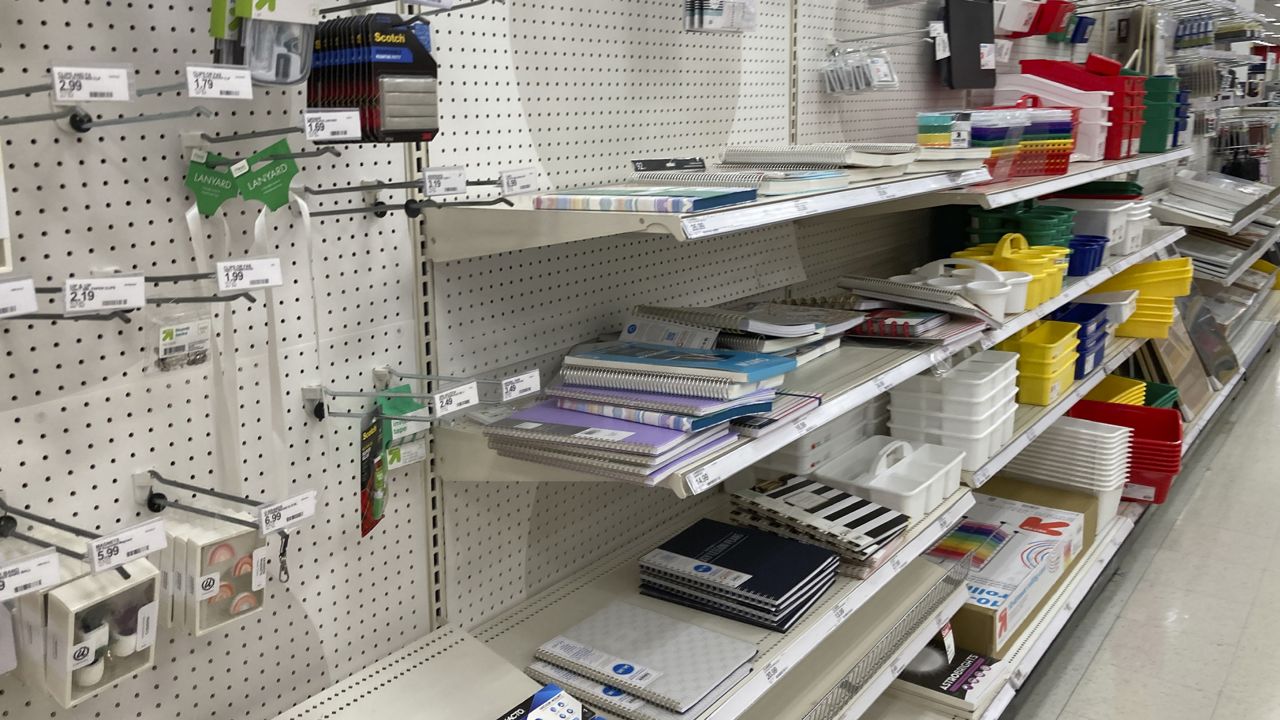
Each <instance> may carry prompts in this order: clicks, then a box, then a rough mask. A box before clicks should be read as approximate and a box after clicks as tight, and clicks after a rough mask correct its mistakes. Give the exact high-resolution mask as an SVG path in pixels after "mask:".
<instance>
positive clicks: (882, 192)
mask: <svg viewBox="0 0 1280 720" xmlns="http://www.w3.org/2000/svg"><path fill="white" fill-rule="evenodd" d="M876 195H877V196H878V197H879V198H880V199H881V200H888V199H889V198H891V197H893V191H892V190H890V189H889V188H888V187H886V186H884V185H876Z"/></svg>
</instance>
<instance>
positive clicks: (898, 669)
mask: <svg viewBox="0 0 1280 720" xmlns="http://www.w3.org/2000/svg"><path fill="white" fill-rule="evenodd" d="M905 669H907V661H906V660H904V659H902V658H898V659H897V660H894V661H893V662H892V663H891V664H890V665H889V672H891V673H893V676H894V677H898V676H899V675H901V674H902V671H903V670H905Z"/></svg>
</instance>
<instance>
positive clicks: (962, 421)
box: [889, 386, 1018, 433]
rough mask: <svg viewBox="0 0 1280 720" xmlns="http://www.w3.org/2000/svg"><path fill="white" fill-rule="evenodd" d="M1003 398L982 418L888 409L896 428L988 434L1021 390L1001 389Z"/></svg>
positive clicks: (972, 415) (898, 408) (890, 420)
mask: <svg viewBox="0 0 1280 720" xmlns="http://www.w3.org/2000/svg"><path fill="white" fill-rule="evenodd" d="M1001 392H1002V393H1003V395H1002V396H1001V397H999V398H997V400H996V401H994V402H993V403H990V407H989V409H988V410H987V411H986V412H985V413H982V414H981V415H974V414H970V413H967V412H966V413H959V414H955V415H949V414H946V413H940V412H929V411H918V410H904V409H902V408H900V407H897V406H895V405H890V406H889V422H890V423H892V424H893V425H894V427H900V428H911V429H915V430H941V431H943V432H949V433H985V432H986V431H987V430H989V429H991V428H992V427H994V426H995V425H996V424H997V423H998V422H1000V421H1001V420H1003V419H1004V414H1003V413H1004V411H1005V410H1007V409H1008V408H1009V406H1010V405H1011V404H1013V401H1014V398H1016V397H1017V396H1018V389H1017V388H1015V387H1011V386H1006V387H1005V388H1004V389H1002V390H1001Z"/></svg>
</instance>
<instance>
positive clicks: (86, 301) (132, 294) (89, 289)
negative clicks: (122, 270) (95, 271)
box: [63, 275, 147, 315]
mask: <svg viewBox="0 0 1280 720" xmlns="http://www.w3.org/2000/svg"><path fill="white" fill-rule="evenodd" d="M63 299H64V301H65V305H66V311H67V314H68V315H89V314H93V313H110V312H116V311H118V310H136V309H138V308H140V307H142V306H144V305H146V304H147V291H146V281H145V280H144V279H143V277H142V276H141V275H130V276H117V277H105V278H69V279H67V282H66V284H65V285H64V287H63Z"/></svg>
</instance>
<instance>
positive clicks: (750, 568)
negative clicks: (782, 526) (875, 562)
mask: <svg viewBox="0 0 1280 720" xmlns="http://www.w3.org/2000/svg"><path fill="white" fill-rule="evenodd" d="M837 562H838V558H837V556H836V554H835V553H833V552H830V551H828V550H824V549H822V548H820V547H817V546H816V545H809V544H807V543H802V542H799V541H797V540H790V539H788V538H784V537H779V536H777V535H773V534H771V533H767V532H764V531H763V530H756V529H754V528H744V527H738V526H736V525H729V524H727V523H722V522H719V521H717V520H711V519H708V518H703V519H701V520H699V521H698V522H696V523H694V524H693V525H691V526H690V527H688V528H687V529H685V530H684V531H683V532H681V533H680V534H678V535H676V536H675V537H673V538H671V539H670V540H668V541H666V542H665V543H663V544H662V545H661V546H660V547H658V548H657V549H655V550H652V551H650V552H649V553H648V554H646V555H645V556H644V557H642V558H640V565H641V567H642V569H643V570H644V572H647V573H651V574H653V575H657V576H660V577H669V578H672V579H675V580H678V581H680V582H683V583H686V584H688V585H690V586H693V587H697V588H701V589H704V590H709V591H711V592H714V593H716V594H719V595H722V596H724V597H730V598H735V599H737V600H739V601H741V602H743V603H746V604H750V605H755V606H757V607H763V608H766V609H770V610H772V609H774V608H777V607H778V606H780V605H785V604H786V603H787V602H788V601H790V600H791V599H792V597H794V596H795V595H796V594H797V593H800V592H803V591H804V590H806V589H807V588H809V587H810V586H811V585H813V584H814V583H815V582H817V581H819V580H821V579H822V578H823V577H824V576H826V575H829V574H831V573H833V572H834V571H835V567H836V564H837Z"/></svg>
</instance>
